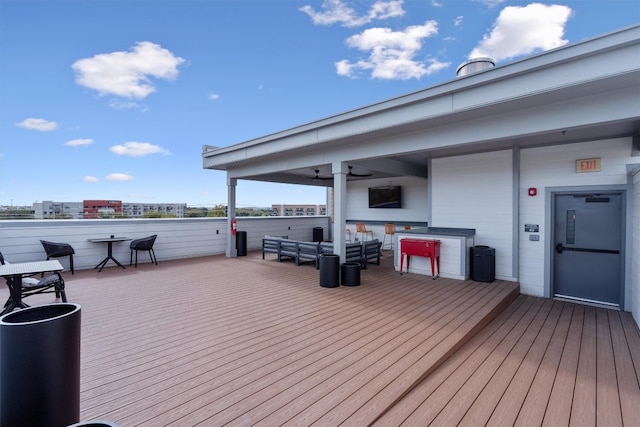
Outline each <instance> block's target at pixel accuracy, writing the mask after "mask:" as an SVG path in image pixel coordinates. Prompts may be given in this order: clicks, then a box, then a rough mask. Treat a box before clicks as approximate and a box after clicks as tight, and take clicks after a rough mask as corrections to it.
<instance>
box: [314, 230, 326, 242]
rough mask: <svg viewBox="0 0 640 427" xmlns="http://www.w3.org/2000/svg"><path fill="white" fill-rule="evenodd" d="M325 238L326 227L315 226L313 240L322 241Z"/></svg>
mask: <svg viewBox="0 0 640 427" xmlns="http://www.w3.org/2000/svg"><path fill="white" fill-rule="evenodd" d="M323 240H324V229H323V228H322V227H313V241H314V242H322V241H323Z"/></svg>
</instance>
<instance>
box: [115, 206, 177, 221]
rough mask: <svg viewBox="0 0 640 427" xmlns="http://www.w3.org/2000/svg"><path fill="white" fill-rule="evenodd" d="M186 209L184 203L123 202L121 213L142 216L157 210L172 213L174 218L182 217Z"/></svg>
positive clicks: (167, 213)
mask: <svg viewBox="0 0 640 427" xmlns="http://www.w3.org/2000/svg"><path fill="white" fill-rule="evenodd" d="M186 211H187V204H186V203H123V204H122V214H123V215H125V216H128V217H130V218H139V217H142V216H143V215H144V214H145V213H147V212H159V213H161V214H164V215H173V216H175V217H176V218H184V214H185V212H186Z"/></svg>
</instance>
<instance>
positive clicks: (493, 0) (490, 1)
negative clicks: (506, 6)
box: [475, 0, 506, 7]
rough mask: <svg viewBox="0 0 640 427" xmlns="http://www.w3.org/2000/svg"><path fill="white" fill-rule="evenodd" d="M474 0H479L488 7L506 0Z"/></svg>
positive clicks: (478, 0)
mask: <svg viewBox="0 0 640 427" xmlns="http://www.w3.org/2000/svg"><path fill="white" fill-rule="evenodd" d="M475 1H477V2H480V3H482V4H484V5H485V6H488V7H496V6H497V5H499V4H500V3H504V2H505V1H506V0H475Z"/></svg>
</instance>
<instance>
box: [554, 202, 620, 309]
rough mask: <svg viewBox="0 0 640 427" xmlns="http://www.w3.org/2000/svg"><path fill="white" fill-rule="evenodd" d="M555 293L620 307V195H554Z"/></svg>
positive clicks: (560, 295) (559, 295)
mask: <svg viewBox="0 0 640 427" xmlns="http://www.w3.org/2000/svg"><path fill="white" fill-rule="evenodd" d="M554 215H555V227H554V257H553V260H554V264H553V270H554V276H553V278H554V280H553V287H554V294H555V296H558V297H566V298H571V299H577V300H582V301H589V302H599V303H605V304H611V305H619V304H620V302H621V295H622V260H623V257H622V240H623V239H622V220H623V212H622V194H621V193H612V194H598V195H592V194H590V195H584V194H574V195H556V196H555V214H554Z"/></svg>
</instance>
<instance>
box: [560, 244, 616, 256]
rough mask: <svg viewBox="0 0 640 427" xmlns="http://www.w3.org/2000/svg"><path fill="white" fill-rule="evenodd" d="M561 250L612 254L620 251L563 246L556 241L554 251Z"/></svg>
mask: <svg viewBox="0 0 640 427" xmlns="http://www.w3.org/2000/svg"><path fill="white" fill-rule="evenodd" d="M562 251H574V252H591V253H597V254H614V255H618V254H620V251H619V250H616V249H593V248H573V247H568V248H565V247H564V246H563V245H562V243H558V244H557V245H556V252H557V253H559V254H561V253H562Z"/></svg>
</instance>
